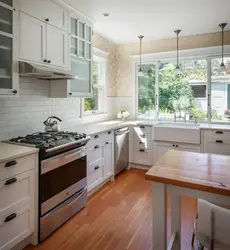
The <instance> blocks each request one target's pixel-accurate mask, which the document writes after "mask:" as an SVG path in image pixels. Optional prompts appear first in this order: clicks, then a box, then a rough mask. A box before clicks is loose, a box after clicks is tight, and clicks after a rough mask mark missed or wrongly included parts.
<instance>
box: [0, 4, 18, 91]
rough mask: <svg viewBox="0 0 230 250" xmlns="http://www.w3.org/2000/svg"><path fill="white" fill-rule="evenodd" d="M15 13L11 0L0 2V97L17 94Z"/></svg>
mask: <svg viewBox="0 0 230 250" xmlns="http://www.w3.org/2000/svg"><path fill="white" fill-rule="evenodd" d="M15 12H16V11H15V9H14V7H13V0H0V95H2V94H3V95H14V94H17V93H18V89H17V78H16V71H17V69H16V64H15V60H14V44H15V41H14V34H15V25H14V18H15Z"/></svg>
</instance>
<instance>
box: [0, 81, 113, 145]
mask: <svg viewBox="0 0 230 250" xmlns="http://www.w3.org/2000/svg"><path fill="white" fill-rule="evenodd" d="M49 89H50V84H49V82H48V81H42V80H37V79H29V78H20V84H19V91H20V94H19V97H0V141H1V140H6V139H9V138H12V137H16V136H25V135H26V134H29V133H33V132H40V131H43V130H44V125H43V121H44V120H45V119H46V118H47V117H49V116H51V115H55V116H58V117H60V118H61V119H62V120H63V122H62V123H60V125H61V128H62V129H63V130H64V129H68V127H72V126H75V125H78V124H79V125H80V124H82V123H90V122H97V121H102V120H108V119H112V118H114V117H115V115H116V113H117V106H116V99H117V98H112V97H111V98H110V97H108V98H106V104H105V106H106V112H107V113H106V114H103V115H93V116H90V117H84V118H80V108H81V107H80V99H79V98H70V99H60V98H58V99H57V98H49ZM76 132H77V131H76Z"/></svg>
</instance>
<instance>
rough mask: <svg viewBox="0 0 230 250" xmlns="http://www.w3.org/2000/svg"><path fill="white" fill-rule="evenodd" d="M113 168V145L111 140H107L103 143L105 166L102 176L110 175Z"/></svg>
mask: <svg viewBox="0 0 230 250" xmlns="http://www.w3.org/2000/svg"><path fill="white" fill-rule="evenodd" d="M113 169H114V147H113V142H111V141H108V142H106V143H105V167H104V178H107V177H110V176H111V175H112V174H113V172H114V171H113Z"/></svg>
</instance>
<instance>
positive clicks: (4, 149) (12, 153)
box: [0, 142, 39, 163]
mask: <svg viewBox="0 0 230 250" xmlns="http://www.w3.org/2000/svg"><path fill="white" fill-rule="evenodd" d="M38 151H39V149H37V148H32V147H24V146H18V145H14V144H8V143H3V142H0V163H2V162H5V161H11V160H14V159H15V158H17V157H21V156H25V155H30V154H33V153H37V152H38Z"/></svg>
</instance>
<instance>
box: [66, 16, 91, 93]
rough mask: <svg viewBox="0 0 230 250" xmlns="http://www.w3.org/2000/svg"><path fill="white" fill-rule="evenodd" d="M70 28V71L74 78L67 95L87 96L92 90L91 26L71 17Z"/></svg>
mask: <svg viewBox="0 0 230 250" xmlns="http://www.w3.org/2000/svg"><path fill="white" fill-rule="evenodd" d="M70 30H71V45H70V46H71V71H72V72H74V73H75V74H76V79H74V80H71V81H70V88H69V95H70V96H79V97H89V96H91V92H92V87H91V85H92V59H93V55H92V28H91V27H90V26H89V25H87V24H86V23H84V22H82V21H81V20H79V19H77V18H74V17H72V18H71V28H70Z"/></svg>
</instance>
